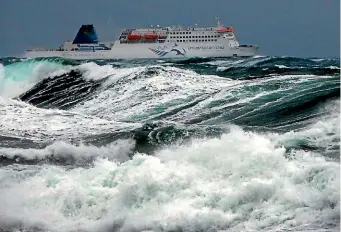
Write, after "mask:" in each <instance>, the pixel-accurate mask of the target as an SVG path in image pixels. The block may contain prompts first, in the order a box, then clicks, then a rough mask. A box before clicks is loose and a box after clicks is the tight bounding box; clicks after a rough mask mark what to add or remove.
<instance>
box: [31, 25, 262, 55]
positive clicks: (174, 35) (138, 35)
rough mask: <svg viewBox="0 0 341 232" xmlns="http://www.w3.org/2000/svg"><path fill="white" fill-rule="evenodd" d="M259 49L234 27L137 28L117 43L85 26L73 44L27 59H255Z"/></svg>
mask: <svg viewBox="0 0 341 232" xmlns="http://www.w3.org/2000/svg"><path fill="white" fill-rule="evenodd" d="M258 48H259V47H258V46H256V45H240V44H239V41H238V40H237V38H236V35H235V33H234V29H233V28H232V27H225V26H223V25H222V24H221V23H220V21H219V19H217V25H216V26H195V27H186V28H185V27H159V26H157V27H156V28H153V27H149V28H133V29H126V30H123V31H122V32H121V34H120V35H119V37H118V39H117V40H115V41H108V42H100V41H99V40H98V37H97V33H96V31H95V28H94V26H93V25H82V26H81V28H80V29H79V30H78V33H77V35H76V37H75V39H74V40H73V42H71V41H66V42H64V44H63V45H62V46H60V47H59V48H57V49H32V50H27V51H26V54H25V56H26V57H28V58H37V57H63V58H69V59H77V60H82V59H160V58H164V59H169V58H191V57H230V56H242V57H248V56H254V55H256V53H257V50H258Z"/></svg>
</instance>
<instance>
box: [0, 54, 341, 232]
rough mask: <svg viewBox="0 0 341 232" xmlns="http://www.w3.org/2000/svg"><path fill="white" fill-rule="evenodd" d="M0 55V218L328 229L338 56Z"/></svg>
mask: <svg viewBox="0 0 341 232" xmlns="http://www.w3.org/2000/svg"><path fill="white" fill-rule="evenodd" d="M1 63H2V64H1V65H0V189H1V191H0V205H1V207H0V230H11V231H12V230H25V231H46V230H48V231H108V230H109V231H118V230H120V231H143V230H145V231H221V230H224V231H279V230H281V231H283V230H295V231H297V230H301V231H302V230H316V231H321V230H323V229H326V230H327V229H328V230H337V229H339V225H340V220H339V217H340V213H339V212H340V199H339V198H340V185H339V181H340V178H339V177H340V168H339V161H340V159H339V152H340V146H339V143H340V126H339V121H340V68H339V59H320V58H310V59H304V58H294V57H262V56H258V57H253V58H248V59H242V58H219V59H215V58H195V59H188V60H181V61H173V60H159V61H150V60H132V61H123V60H110V61H104V60H98V61H82V62H79V61H69V60H65V59H60V58H48V59H32V60H30V59H29V60H22V59H16V58H12V59H3V60H2V61H1Z"/></svg>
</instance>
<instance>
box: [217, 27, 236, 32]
mask: <svg viewBox="0 0 341 232" xmlns="http://www.w3.org/2000/svg"><path fill="white" fill-rule="evenodd" d="M232 31H233V28H232V27H225V28H219V29H217V32H232Z"/></svg>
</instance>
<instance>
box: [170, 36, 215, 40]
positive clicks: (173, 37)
mask: <svg viewBox="0 0 341 232" xmlns="http://www.w3.org/2000/svg"><path fill="white" fill-rule="evenodd" d="M219 37H220V36H219V35H205V36H198V35H193V36H188V35H187V36H171V37H170V38H171V39H175V38H180V39H182V38H186V39H188V38H189V39H191V38H219Z"/></svg>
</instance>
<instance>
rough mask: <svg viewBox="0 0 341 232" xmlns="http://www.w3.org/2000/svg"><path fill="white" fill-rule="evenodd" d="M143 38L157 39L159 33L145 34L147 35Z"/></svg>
mask: <svg viewBox="0 0 341 232" xmlns="http://www.w3.org/2000/svg"><path fill="white" fill-rule="evenodd" d="M143 38H145V39H156V38H157V34H145V35H143Z"/></svg>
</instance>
